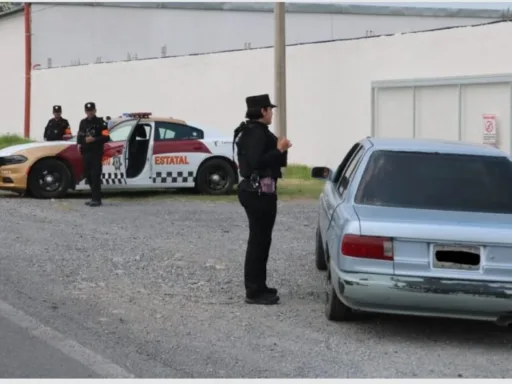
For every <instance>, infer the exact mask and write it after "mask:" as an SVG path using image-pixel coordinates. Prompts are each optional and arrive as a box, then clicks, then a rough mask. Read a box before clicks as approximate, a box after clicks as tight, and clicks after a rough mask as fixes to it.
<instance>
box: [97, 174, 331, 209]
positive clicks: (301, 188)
mask: <svg viewBox="0 0 512 384" xmlns="http://www.w3.org/2000/svg"><path fill="white" fill-rule="evenodd" d="M323 186H324V182H323V181H321V180H315V179H312V178H311V168H309V167H308V166H306V165H290V166H288V167H287V168H284V169H283V178H282V179H280V180H279V181H278V186H277V193H278V196H279V199H280V200H301V199H305V200H310V199H317V198H318V196H319V195H320V193H321V192H322V188H323ZM107 196H108V197H109V199H114V200H124V201H126V200H135V199H136V200H159V199H182V200H183V199H184V200H199V201H217V202H235V201H238V198H237V195H236V190H235V191H233V192H232V193H231V194H230V195H221V196H209V195H200V194H196V193H193V192H190V191H187V190H157V191H147V192H141V191H126V192H123V193H117V192H116V193H112V194H108V192H107Z"/></svg>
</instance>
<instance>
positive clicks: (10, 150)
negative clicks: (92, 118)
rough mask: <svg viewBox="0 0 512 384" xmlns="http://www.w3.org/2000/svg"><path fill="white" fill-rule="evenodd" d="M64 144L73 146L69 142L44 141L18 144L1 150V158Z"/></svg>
mask: <svg viewBox="0 0 512 384" xmlns="http://www.w3.org/2000/svg"><path fill="white" fill-rule="evenodd" d="M62 144H72V143H70V142H69V141H44V142H39V143H27V144H18V145H13V146H10V147H7V148H4V149H1V150H0V157H3V156H11V155H14V154H15V153H17V152H20V151H26V150H27V149H28V150H30V149H33V148H41V147H53V146H60V145H62Z"/></svg>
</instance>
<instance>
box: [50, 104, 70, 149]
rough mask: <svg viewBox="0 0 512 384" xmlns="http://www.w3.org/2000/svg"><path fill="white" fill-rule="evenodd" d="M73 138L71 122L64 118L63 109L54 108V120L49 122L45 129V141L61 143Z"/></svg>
mask: <svg viewBox="0 0 512 384" xmlns="http://www.w3.org/2000/svg"><path fill="white" fill-rule="evenodd" d="M65 136H68V138H69V137H70V136H71V128H70V126H69V121H67V120H66V119H64V118H62V107H61V106H60V105H54V106H53V118H51V119H50V120H49V121H48V124H46V127H45V129H44V136H43V137H44V139H45V140H46V141H59V140H63V139H65V138H66V137H65Z"/></svg>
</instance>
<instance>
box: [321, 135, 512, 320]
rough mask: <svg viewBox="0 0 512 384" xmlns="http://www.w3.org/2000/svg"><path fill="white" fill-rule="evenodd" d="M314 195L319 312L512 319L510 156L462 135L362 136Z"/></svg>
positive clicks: (338, 316)
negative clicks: (321, 282)
mask: <svg viewBox="0 0 512 384" xmlns="http://www.w3.org/2000/svg"><path fill="white" fill-rule="evenodd" d="M312 176H313V177H314V178H317V179H323V180H326V183H325V187H324V189H323V191H322V193H321V195H320V208H319V220H318V229H317V233H316V266H317V268H318V269H320V270H326V271H327V291H328V292H327V300H326V308H325V313H326V316H327V318H328V319H329V320H332V321H348V320H352V319H354V318H355V316H354V315H355V314H356V313H357V312H359V311H363V312H380V313H391V314H407V315H418V316H439V317H451V318H462V319H475V320H485V321H496V322H497V323H499V324H502V325H509V324H511V323H512V163H511V162H510V160H509V158H508V155H507V154H505V153H504V152H502V151H500V150H499V149H496V148H493V147H490V146H484V145H478V144H469V143H462V142H449V141H440V140H415V139H376V138H366V139H364V140H361V141H360V142H358V143H356V144H354V146H353V147H352V148H351V149H350V151H349V152H348V153H347V155H346V156H345V158H344V159H343V161H342V162H341V164H340V166H339V167H338V168H337V169H336V170H335V171H332V170H330V169H329V168H326V167H315V168H313V170H312Z"/></svg>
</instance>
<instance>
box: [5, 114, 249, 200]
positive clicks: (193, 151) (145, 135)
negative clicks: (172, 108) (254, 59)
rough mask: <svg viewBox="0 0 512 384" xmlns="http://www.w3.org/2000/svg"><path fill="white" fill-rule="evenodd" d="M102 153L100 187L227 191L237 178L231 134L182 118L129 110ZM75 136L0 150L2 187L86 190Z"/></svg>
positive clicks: (53, 194)
mask: <svg viewBox="0 0 512 384" xmlns="http://www.w3.org/2000/svg"><path fill="white" fill-rule="evenodd" d="M110 138H111V141H110V142H108V143H107V144H105V146H104V153H103V173H102V175H101V176H102V185H103V187H102V188H103V190H128V189H129V190H134V189H141V190H150V189H162V188H169V189H177V188H195V189H197V190H198V191H199V192H201V193H203V194H210V195H220V194H228V193H229V192H230V191H232V189H233V188H234V186H235V185H236V184H237V183H238V180H239V174H238V169H237V165H236V163H235V162H234V161H233V153H232V142H233V139H232V138H228V137H224V136H223V135H221V134H219V133H217V132H215V131H214V130H212V129H207V128H200V127H199V126H197V125H195V124H189V123H187V122H185V121H183V120H179V119H174V118H170V117H153V116H152V114H151V113H144V112H139V113H128V114H124V115H123V116H120V117H119V118H118V119H114V120H113V125H112V127H111V129H110ZM83 173H84V167H83V163H82V157H81V155H80V152H79V148H78V145H77V143H76V136H75V137H72V138H71V139H69V140H66V141H54V142H37V143H29V144H22V145H15V146H11V147H7V148H4V149H2V150H0V190H4V191H12V192H17V193H20V194H25V193H27V192H28V193H30V194H31V195H33V196H35V197H38V198H59V197H63V196H65V195H66V194H67V192H68V191H70V190H76V191H80V190H88V189H89V188H88V185H87V181H86V180H85V179H84V175H83Z"/></svg>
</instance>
